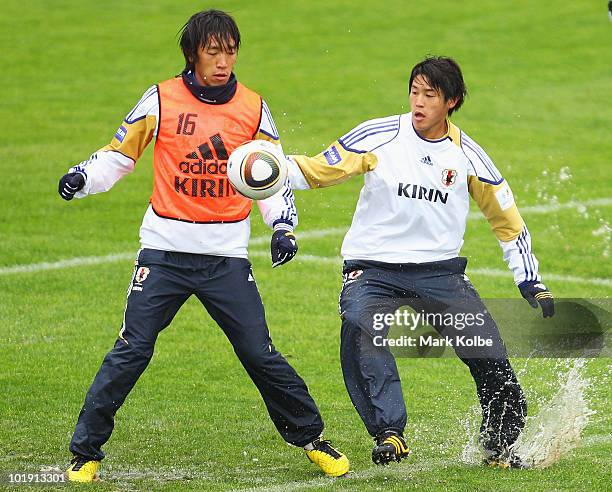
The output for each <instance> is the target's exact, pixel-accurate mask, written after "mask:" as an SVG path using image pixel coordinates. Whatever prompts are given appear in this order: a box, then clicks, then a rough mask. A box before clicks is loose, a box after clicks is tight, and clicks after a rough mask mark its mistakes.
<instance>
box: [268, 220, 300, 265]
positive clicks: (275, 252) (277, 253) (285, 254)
mask: <svg viewBox="0 0 612 492" xmlns="http://www.w3.org/2000/svg"><path fill="white" fill-rule="evenodd" d="M270 249H271V251H272V268H275V267H277V266H279V265H284V264H285V263H287V262H288V261H289V260H291V258H293V257H294V256H295V254H296V253H297V250H298V245H297V241H296V240H295V234H293V232H291V231H288V230H286V229H279V230H277V231H274V234H272V242H271V243H270Z"/></svg>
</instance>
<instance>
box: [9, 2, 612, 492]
mask: <svg viewBox="0 0 612 492" xmlns="http://www.w3.org/2000/svg"><path fill="white" fill-rule="evenodd" d="M605 4H606V2H604V1H603V0H602V1H584V2H556V3H554V4H551V3H549V2H529V1H527V0H520V1H515V2H498V1H493V0H490V1H484V0H483V1H474V2H453V1H450V0H444V1H438V2H408V1H406V2H404V1H399V0H392V1H388V2H384V3H381V4H376V3H374V2H366V1H362V0H357V1H350V2H349V1H331V2H330V1H322V0H309V1H307V2H306V1H304V2H281V1H267V2H266V1H260V0H252V1H249V2H239V1H220V2H217V3H215V4H207V3H201V2H192V1H183V2H173V1H170V0H151V1H149V2H128V1H124V2H120V1H117V0H109V1H107V2H93V1H90V0H86V1H82V2H77V1H74V0H71V1H67V0H65V1H62V0H56V1H53V2H43V1H40V0H28V1H27V2H18V1H16V0H3V2H2V3H1V5H0V12H1V13H2V15H0V39H1V40H2V47H3V49H2V51H3V54H2V70H0V81H1V82H2V89H3V93H2V95H1V96H0V101H1V103H0V125H1V127H2V131H1V132H0V169H1V173H2V180H1V181H0V196H1V204H2V206H1V208H2V214H1V215H0V390H1V391H2V396H3V398H2V399H1V400H0V489H2V488H9V489H10V490H14V489H15V487H10V486H9V485H8V483H7V475H8V474H9V473H16V472H37V471H40V470H41V469H42V468H44V467H60V468H62V469H63V468H64V467H65V466H66V464H67V462H68V460H69V457H70V456H69V453H68V449H67V447H68V442H69V439H70V436H71V433H72V430H73V426H74V424H75V422H76V417H77V415H78V412H79V409H80V407H81V405H82V402H83V398H84V395H85V392H86V390H87V388H88V386H89V384H90V383H91V381H92V378H93V376H94V374H95V373H96V371H97V369H98V367H99V364H100V362H101V360H102V358H103V357H104V355H105V353H106V352H107V351H108V350H109V349H110V347H111V346H112V344H113V342H114V340H115V338H116V335H117V331H118V329H119V326H120V323H121V318H122V313H123V308H124V303H125V289H126V286H127V284H128V282H129V280H130V276H131V268H132V260H130V259H129V258H128V256H129V254H131V253H134V254H135V252H136V251H137V249H138V228H139V225H140V221H141V219H142V215H143V213H144V211H145V209H146V206H147V202H148V197H149V195H150V191H151V182H152V170H151V156H152V152H151V148H149V149H148V150H147V152H146V154H145V156H144V157H143V158H142V160H141V161H140V162H139V164H138V165H137V168H136V171H135V172H134V173H133V174H132V175H130V176H128V177H127V178H125V179H124V180H122V181H121V182H119V183H118V184H117V185H116V186H115V188H113V190H112V191H111V192H109V193H106V194H101V195H97V196H93V197H89V198H88V199H86V200H80V201H77V200H74V201H73V202H70V203H66V202H63V201H62V200H61V199H60V198H59V196H58V195H57V181H58V179H59V177H60V176H61V175H62V174H63V173H64V172H65V171H66V169H67V168H68V167H69V166H70V165H72V164H74V163H77V162H79V161H81V160H83V159H85V158H87V157H88V156H89V155H90V154H91V152H93V151H94V150H96V149H98V148H99V147H102V146H103V145H105V144H106V143H107V142H108V141H109V140H110V138H111V137H112V135H113V134H114V132H115V130H116V128H117V127H118V125H119V123H120V122H121V120H122V118H123V117H124V115H125V114H126V113H127V112H128V111H129V110H130V109H131V107H132V106H133V104H134V103H135V102H136V101H137V100H138V99H139V97H140V95H141V94H142V92H143V91H144V90H145V89H146V88H147V87H149V86H150V85H152V84H153V83H155V82H157V81H160V80H164V79H166V78H169V77H171V76H173V75H175V74H177V73H179V72H180V70H181V69H182V66H183V64H182V55H181V54H180V52H179V49H178V47H177V37H176V34H177V32H178V30H179V28H180V26H181V25H182V24H183V23H184V22H185V20H186V19H187V18H188V17H189V16H190V15H191V14H192V13H194V12H195V11H197V10H200V9H202V8H209V7H216V8H221V9H225V10H228V11H230V12H231V13H233V15H234V16H235V18H236V20H237V21H238V24H239V26H240V28H241V31H242V35H243V43H244V44H243V47H242V49H241V52H240V56H239V59H238V65H237V67H236V73H237V75H238V78H239V80H241V81H242V82H243V83H245V84H246V85H248V86H250V87H252V88H253V89H255V90H257V91H258V92H260V93H261V94H263V95H264V97H265V98H266V100H267V102H268V104H269V106H270V108H271V110H272V112H273V114H274V115H275V119H276V124H277V126H278V128H279V130H280V132H281V138H282V140H283V143H284V148H285V151H286V152H287V153H297V152H300V153H310V154H312V153H317V152H319V151H320V150H322V149H323V148H325V146H326V145H327V144H328V143H329V142H331V141H333V140H334V139H335V138H337V137H338V136H340V135H342V134H343V133H345V132H346V131H347V130H349V129H351V128H352V127H353V126H355V125H356V124H358V123H360V122H361V121H364V120H367V119H370V118H374V117H380V116H385V115H390V114H396V113H400V112H407V111H409V108H408V101H407V80H408V76H409V71H410V68H411V67H412V65H413V64H414V63H416V62H418V61H420V59H422V58H423V57H424V55H426V54H429V53H435V54H445V55H450V56H453V57H454V58H456V59H457V60H458V62H459V63H460V64H461V66H462V68H463V72H464V76H465V78H466V82H467V84H468V88H469V91H470V96H469V98H468V99H467V101H466V104H465V106H464V107H463V108H462V110H461V111H460V112H459V113H458V114H457V115H456V117H454V121H455V123H457V124H458V125H459V126H460V127H461V128H462V129H464V130H465V131H466V132H467V133H468V134H469V135H470V136H472V137H473V138H474V139H476V140H477V141H478V142H479V143H480V144H481V145H482V146H483V147H484V148H485V149H486V150H487V151H488V153H489V155H491V157H492V158H493V159H494V161H495V162H496V163H497V165H498V167H499V168H500V169H501V171H502V172H503V173H504V175H505V177H506V178H507V179H508V181H509V182H510V184H511V185H512V187H513V190H514V193H515V196H516V199H517V202H518V204H519V208H523V209H524V210H525V213H524V218H525V220H526V222H527V224H528V225H529V228H530V231H531V234H532V236H533V242H534V251H535V253H536V255H537V256H538V259H539V261H540V267H541V272H542V274H543V279H544V280H545V281H546V283H547V284H548V286H549V288H550V289H551V290H552V292H553V293H554V294H555V295H556V296H557V297H590V298H609V297H610V295H611V294H612V281H611V280H610V277H611V276H612V266H611V262H610V241H611V229H610V223H611V222H612V216H611V214H610V206H611V205H612V200H611V196H612V181H611V180H610V164H611V162H610V159H611V157H612V143H611V142H612V140H611V139H610V124H611V123H610V122H611V121H612V105H610V102H609V97H610V89H611V87H612V71H611V70H610V46H611V43H612V24H610V22H609V21H608V20H607V15H606V11H605V10H606V8H605ZM151 147H152V146H151ZM360 187H361V180H360V179H354V180H352V181H351V182H349V183H346V184H344V185H342V186H340V187H336V188H332V189H327V190H323V191H312V192H310V191H309V192H298V193H296V200H297V203H298V207H299V211H300V214H301V215H300V226H299V229H298V233H301V234H302V240H301V241H300V253H299V255H298V257H297V258H296V259H295V260H294V261H292V262H291V263H290V264H288V265H286V266H284V267H282V268H280V269H275V270H274V271H273V270H272V268H271V266H270V261H269V258H268V257H267V255H266V251H267V250H268V246H267V239H261V240H257V241H254V242H253V245H252V247H251V251H252V253H253V255H252V261H253V264H254V271H255V275H256V277H257V281H258V285H259V288H260V291H261V294H262V297H263V299H264V303H265V305H266V311H267V317H268V324H269V326H270V329H271V332H272V336H273V339H274V342H275V345H276V346H277V348H278V349H279V350H280V351H281V352H283V353H284V354H285V355H286V357H287V358H288V360H289V361H290V362H291V364H293V365H294V366H295V368H296V369H297V370H298V372H299V373H300V374H301V375H302V376H303V378H304V379H305V380H306V382H307V383H308V385H309V387H310V389H311V391H312V394H313V396H314V397H315V399H316V401H317V402H318V404H319V406H320V409H321V411H322V413H323V416H324V419H325V420H326V424H327V436H328V437H329V438H331V439H332V440H333V441H334V443H335V444H337V445H338V447H339V448H341V449H342V450H343V451H344V452H345V453H346V454H347V455H348V456H349V459H350V460H351V463H352V469H353V473H352V474H351V475H350V476H349V477H348V478H344V479H338V480H329V479H326V478H324V477H321V476H320V474H319V472H318V470H317V469H316V467H314V465H311V464H310V463H309V462H308V461H307V460H306V458H305V457H304V456H303V452H302V451H301V450H299V449H296V448H291V447H288V446H286V445H285V444H284V441H283V440H282V439H281V438H280V436H279V435H278V434H277V433H276V431H275V429H274V427H273V425H272V423H271V421H270V420H269V419H268V416H267V414H266V412H265V408H264V405H263V403H262V401H261V399H260V397H259V394H258V393H257V391H256V389H255V387H254V386H253V385H252V384H251V382H250V381H249V380H248V378H247V377H246V375H245V373H244V371H243V369H242V368H241V366H240V365H239V363H238V361H237V359H236V358H235V356H234V354H233V351H232V350H231V347H230V345H229V343H228V342H227V341H226V339H225V338H224V336H223V334H222V332H221V330H220V329H219V328H218V327H217V326H216V325H215V324H214V323H213V322H212V320H211V319H210V318H209V317H208V315H207V314H206V313H205V311H204V310H203V308H202V307H201V306H200V305H199V304H198V303H197V302H196V301H195V300H194V299H192V300H190V301H189V302H188V303H187V304H186V305H185V306H184V308H183V309H182V310H181V312H180V313H179V314H178V316H177V317H176V319H175V321H174V322H173V324H172V325H171V326H170V327H169V328H168V329H167V330H166V331H165V332H164V333H162V335H161V336H160V338H159V341H158V344H157V348H156V353H155V356H154V359H153V361H152V363H151V365H150V366H149V369H148V370H147V371H146V373H145V374H144V376H143V377H142V379H141V380H140V382H139V384H138V385H137V386H136V388H135V390H134V391H133V392H132V394H131V395H130V397H129V398H128V400H127V402H126V404H125V405H124V407H123V408H122V409H121V411H120V412H119V414H118V416H117V422H116V429H115V432H114V434H113V437H112V438H111V440H110V441H109V443H108V444H107V446H106V448H105V451H106V453H107V457H108V459H107V460H105V461H104V462H103V468H102V473H103V478H104V481H103V482H101V483H99V484H97V485H95V486H94V487H95V489H96V490H101V491H102V490H104V491H106V490H108V491H112V490H213V489H214V490H232V489H250V488H255V489H262V490H263V489H266V488H270V489H272V490H302V489H309V490H319V489H320V490H324V489H325V490H327V489H330V488H334V489H345V490H385V491H386V490H404V489H410V488H418V489H422V490H443V489H456V490H508V491H512V490H519V489H520V490H565V489H568V490H569V489H572V490H576V489H577V490H606V489H608V490H609V488H610V487H612V480H611V477H610V456H611V451H612V446H611V445H610V433H611V429H612V422H611V421H610V416H609V412H610V410H609V409H610V402H611V392H610V386H609V385H610V383H609V371H610V363H609V362H610V360H609V359H597V360H592V361H590V362H588V364H587V365H586V369H585V372H584V375H585V377H587V378H589V380H591V381H592V383H593V384H592V385H591V386H590V388H589V389H588V391H587V397H588V399H589V402H590V406H591V408H592V409H593V410H595V411H596V412H597V413H596V414H594V415H593V416H592V417H591V418H590V421H589V423H588V425H587V426H586V429H585V431H584V440H583V445H582V446H581V447H579V448H578V449H575V450H574V451H572V452H571V453H569V454H567V455H566V456H564V457H563V458H562V459H561V461H560V462H558V463H557V464H555V465H553V466H551V467H549V468H547V469H544V470H527V471H512V472H501V471H499V470H490V469H485V468H482V467H480V466H475V465H469V464H465V463H462V462H461V461H460V459H459V458H460V456H461V451H462V449H463V447H464V445H465V444H466V442H467V441H468V436H467V435H466V432H465V430H464V425H463V423H464V422H465V420H466V418H467V417H468V416H469V415H471V412H472V409H473V407H474V405H475V404H476V396H475V391H474V388H473V383H472V381H471V378H470V377H469V374H468V371H467V370H466V369H465V367H464V366H463V364H462V363H461V362H460V361H458V360H455V359H400V360H399V361H398V365H399V368H400V373H401V376H402V381H403V386H404V391H405V396H406V402H407V406H408V410H409V418H410V422H409V424H408V428H407V436H408V438H409V441H410V443H411V446H412V448H413V449H414V453H413V455H412V456H411V458H410V459H409V460H407V461H405V462H403V463H402V464H401V465H397V466H393V467H389V468H385V469H381V468H376V467H374V465H373V464H372V463H371V461H370V456H369V455H370V451H371V445H372V443H371V440H370V438H369V436H368V435H367V433H366V431H365V428H364V427H363V425H362V423H361V421H360V420H359V417H358V415H357V413H356V412H355V411H354V409H353V407H352V405H351V403H350V400H349V398H348V395H347V393H346V391H345V389H344V383H343V381H342V375H341V370H340V363H339V356H338V352H339V328H340V326H339V318H338V315H337V309H336V302H337V296H338V291H339V288H340V284H341V277H340V263H339V262H335V261H334V260H333V258H334V257H337V256H338V255H339V250H340V244H341V240H342V233H341V232H338V229H346V228H348V225H349V224H350V220H351V217H352V212H353V210H354V205H355V202H356V200H357V195H358V190H359V188H360ZM572 201H575V202H579V204H577V205H575V206H570V207H563V206H561V205H563V204H566V203H568V202H572ZM539 205H546V206H547V207H548V208H545V209H544V211H542V210H538V209H533V208H532V207H534V206H539ZM252 222H253V238H265V237H267V236H268V235H269V231H267V230H266V227H265V226H264V225H263V223H262V221H261V220H260V218H259V216H258V214H257V213H254V214H253V221H252ZM316 231H319V232H321V231H322V233H321V234H319V235H318V236H317V235H316V234H314V235H313V233H314V232H316ZM299 237H300V235H299V234H298V239H299ZM111 254H120V255H122V256H120V258H119V259H116V260H114V261H110V260H109V261H97V262H95V263H93V264H89V265H87V264H82V265H80V266H66V267H64V268H55V269H48V270H44V269H40V268H34V269H32V270H31V271H26V270H25V269H24V270H20V271H15V270H11V268H12V267H14V266H16V265H32V264H40V263H42V262H57V261H61V260H68V259H71V258H75V257H100V256H105V255H111ZM462 254H464V255H465V256H468V257H469V258H470V265H469V267H468V274H469V275H470V277H471V279H472V281H473V282H474V284H475V285H476V287H477V288H478V289H479V291H480V293H481V295H482V296H483V297H511V298H517V297H518V296H519V293H518V290H517V289H516V288H515V287H514V284H513V282H512V279H511V276H510V274H509V273H508V274H507V275H503V274H501V273H499V271H504V270H505V269H506V267H505V264H504V263H503V261H502V258H501V250H500V248H499V247H498V245H497V242H496V240H495V238H494V236H493V235H492V234H491V232H490V230H489V227H488V225H487V223H486V221H484V220H470V222H469V225H468V230H467V234H466V241H465V245H464V248H463V252H462ZM300 255H301V256H302V259H300ZM315 256H316V257H324V258H323V259H319V260H317V259H316V258H312V257H315ZM470 269H471V272H472V273H470ZM485 269H492V270H494V272H488V273H487V271H485ZM524 309H530V308H529V306H528V305H527V304H526V303H525V304H524ZM513 363H514V365H515V366H516V368H517V369H518V370H519V371H520V379H521V382H522V384H523V386H524V388H525V390H526V392H527V394H528V397H529V399H530V403H531V411H532V413H533V414H536V413H537V412H538V410H539V408H540V406H541V405H542V404H543V402H545V401H546V399H547V398H549V397H550V396H551V395H552V394H553V393H554V392H555V391H556V389H557V385H558V383H557V381H558V372H560V371H561V372H563V371H562V369H561V368H562V367H563V364H562V363H561V364H560V363H559V362H558V361H554V360H544V359H529V360H527V359H517V360H515V361H514V362H513ZM68 488H70V486H68ZM74 488H75V489H76V487H74ZM92 488H93V487H92ZM37 490H40V489H37Z"/></svg>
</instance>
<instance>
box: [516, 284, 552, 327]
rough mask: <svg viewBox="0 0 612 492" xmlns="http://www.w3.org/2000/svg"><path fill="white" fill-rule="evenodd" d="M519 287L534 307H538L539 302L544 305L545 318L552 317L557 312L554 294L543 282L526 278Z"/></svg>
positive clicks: (543, 313)
mask: <svg viewBox="0 0 612 492" xmlns="http://www.w3.org/2000/svg"><path fill="white" fill-rule="evenodd" d="M518 288H519V290H520V291H521V295H522V296H523V297H524V298H525V299H527V302H528V303H529V304H530V305H531V307H532V308H534V309H537V308H538V304H539V305H540V306H541V307H542V315H543V316H544V317H545V318H550V317H551V316H552V315H553V314H555V300H554V298H553V295H552V294H551V293H550V291H549V290H548V289H547V288H546V286H545V285H544V284H543V283H542V282H536V281H533V280H531V281H527V280H525V281H524V282H521V283H520V284H519V285H518Z"/></svg>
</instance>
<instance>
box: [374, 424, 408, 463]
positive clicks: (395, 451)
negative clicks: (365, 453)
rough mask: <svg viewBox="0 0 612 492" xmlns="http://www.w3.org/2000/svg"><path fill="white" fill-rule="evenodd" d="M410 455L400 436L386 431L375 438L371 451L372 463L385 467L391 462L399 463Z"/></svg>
mask: <svg viewBox="0 0 612 492" xmlns="http://www.w3.org/2000/svg"><path fill="white" fill-rule="evenodd" d="M409 455H410V449H409V448H408V446H407V445H406V441H405V440H404V437H403V436H402V435H401V434H398V433H397V432H395V431H386V432H383V433H382V434H380V435H379V436H378V437H377V438H376V446H374V449H373V450H372V461H373V462H374V463H375V464H377V465H387V464H389V463H391V462H392V461H397V462H400V461H402V460H403V459H405V458H408V456H409Z"/></svg>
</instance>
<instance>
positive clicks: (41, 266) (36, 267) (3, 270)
mask: <svg viewBox="0 0 612 492" xmlns="http://www.w3.org/2000/svg"><path fill="white" fill-rule="evenodd" d="M610 205H612V198H595V199H592V200H585V201H583V202H575V201H571V202H566V203H556V204H551V205H534V206H531V207H523V208H522V209H521V213H522V214H524V215H531V214H544V213H550V212H556V211H559V210H565V209H576V210H577V211H581V210H582V209H584V208H586V207H598V206H599V207H606V206H610ZM468 218H469V219H472V220H473V219H480V218H483V216H482V214H481V213H480V212H470V214H469V216H468ZM345 232H346V228H343V227H332V228H329V229H321V230H318V231H317V230H310V231H303V232H299V238H300V239H315V238H321V237H326V236H333V235H340V234H344V233H345ZM269 240H270V238H269V236H259V237H254V238H252V239H251V240H250V241H249V245H250V246H258V245H262V244H267V243H268V241H269ZM136 251H137V249H134V251H133V252H125V253H115V254H110V255H104V256H80V257H75V258H68V259H65V260H59V261H55V262H43V263H30V264H26V265H14V266H8V267H0V275H10V274H16V273H33V272H40V271H44V270H57V269H61V268H70V267H76V266H85V265H99V264H103V263H112V262H115V261H123V260H129V259H134V258H135V257H136ZM249 254H250V256H261V254H260V252H257V251H251V252H250V253H249ZM298 258H301V259H302V260H303V261H314V259H315V258H316V261H320V262H324V263H330V262H331V263H333V262H336V261H339V260H337V259H335V258H331V257H314V256H312V257H311V256H308V255H300V256H299V257H298ZM324 258H325V259H324ZM481 270H482V271H481V272H480V273H482V274H483V275H489V276H506V275H507V274H508V273H507V272H504V271H502V270H488V269H481ZM470 272H471V273H479V272H478V269H473V270H470ZM546 278H549V279H551V280H562V281H567V282H576V283H590V284H593V285H604V286H610V285H612V281H610V280H609V279H598V278H593V279H583V278H581V277H573V276H564V275H554V274H547V275H546Z"/></svg>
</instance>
